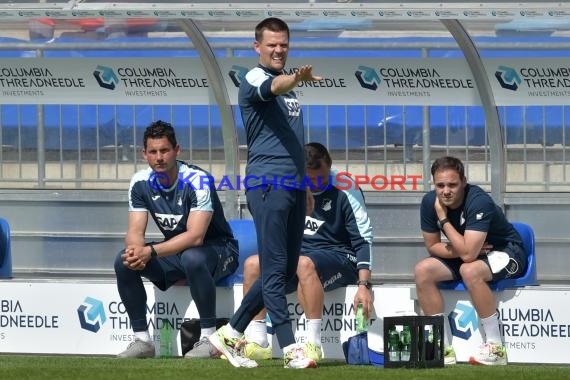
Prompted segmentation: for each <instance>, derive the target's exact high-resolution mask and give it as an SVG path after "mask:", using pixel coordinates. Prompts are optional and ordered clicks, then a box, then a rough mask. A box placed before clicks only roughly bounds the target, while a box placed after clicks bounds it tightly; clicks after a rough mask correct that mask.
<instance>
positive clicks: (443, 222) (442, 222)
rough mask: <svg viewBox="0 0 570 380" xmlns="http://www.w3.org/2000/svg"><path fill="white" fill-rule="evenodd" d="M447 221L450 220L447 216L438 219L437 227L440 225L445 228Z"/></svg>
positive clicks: (441, 228)
mask: <svg viewBox="0 0 570 380" xmlns="http://www.w3.org/2000/svg"><path fill="white" fill-rule="evenodd" d="M447 222H449V219H447V218H443V219H442V220H438V221H437V227H438V228H439V229H440V230H443V226H444V225H445V223H447Z"/></svg>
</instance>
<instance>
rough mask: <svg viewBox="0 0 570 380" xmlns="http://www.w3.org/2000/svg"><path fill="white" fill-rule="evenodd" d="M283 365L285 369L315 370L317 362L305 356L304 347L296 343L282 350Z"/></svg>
mask: <svg viewBox="0 0 570 380" xmlns="http://www.w3.org/2000/svg"><path fill="white" fill-rule="evenodd" d="M283 363H284V367H285V368H294V369H301V368H317V362H316V361H314V360H313V359H311V358H309V357H308V356H307V353H306V351H305V346H304V345H302V344H298V343H293V344H290V345H288V346H287V347H285V348H283Z"/></svg>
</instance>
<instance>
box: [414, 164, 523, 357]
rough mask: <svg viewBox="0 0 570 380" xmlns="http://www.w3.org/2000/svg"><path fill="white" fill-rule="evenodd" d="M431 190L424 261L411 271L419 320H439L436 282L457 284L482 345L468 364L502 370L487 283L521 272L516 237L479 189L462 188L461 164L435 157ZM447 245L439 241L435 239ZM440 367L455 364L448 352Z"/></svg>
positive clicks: (502, 352)
mask: <svg viewBox="0 0 570 380" xmlns="http://www.w3.org/2000/svg"><path fill="white" fill-rule="evenodd" d="M431 174H432V176H433V183H434V186H435V190H432V191H430V192H429V193H427V194H426V195H425V196H424V198H423V200H422V204H421V210H420V218H421V229H422V234H423V238H424V243H425V246H426V248H427V250H428V253H429V255H430V257H428V258H425V259H422V260H421V261H419V262H418V263H417V264H416V267H415V281H416V289H417V294H418V300H419V303H420V307H421V308H422V311H423V313H424V314H425V315H443V309H444V303H443V297H442V295H441V291H440V290H439V288H438V283H439V282H440V281H447V280H457V279H461V280H463V283H464V284H465V287H466V288H467V290H468V291H469V295H470V296H471V301H472V303H473V306H474V308H475V310H476V311H477V315H478V316H479V319H480V320H481V325H482V328H483V331H484V332H485V334H484V336H485V338H486V339H485V343H483V344H482V345H481V347H480V349H479V352H478V353H477V354H476V355H474V356H472V357H470V359H469V362H470V363H471V364H485V365H506V364H507V351H506V348H505V346H504V345H503V343H502V338H501V332H500V330H499V320H498V316H497V312H496V300H495V296H494V294H493V292H492V291H491V289H490V288H489V285H488V284H487V283H488V282H489V281H493V280H499V279H504V278H510V277H519V276H521V275H522V274H524V273H525V270H526V255H525V251H524V248H523V243H522V239H521V237H520V235H519V234H518V232H517V231H516V230H515V229H514V227H513V226H512V225H511V224H510V223H509V222H508V220H507V218H506V217H505V214H504V213H503V210H502V209H501V208H500V207H499V206H497V205H496V204H495V202H494V201H493V199H492V198H491V197H490V196H489V195H488V194H487V193H486V192H485V191H484V190H483V189H481V188H480V187H478V186H475V185H471V184H469V183H467V178H465V170H464V167H463V163H462V162H461V161H460V160H459V159H457V158H455V157H441V158H438V159H437V160H435V162H434V163H433V165H432V167H431ZM442 233H443V234H444V235H445V236H446V237H447V240H448V242H442V241H441V234H442ZM445 363H446V364H455V353H454V351H453V348H452V347H446V349H445Z"/></svg>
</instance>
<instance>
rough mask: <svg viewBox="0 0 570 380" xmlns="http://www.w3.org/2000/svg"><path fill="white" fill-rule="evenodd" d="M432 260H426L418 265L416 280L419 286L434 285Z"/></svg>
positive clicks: (415, 272) (415, 269)
mask: <svg viewBox="0 0 570 380" xmlns="http://www.w3.org/2000/svg"><path fill="white" fill-rule="evenodd" d="M431 261H432V260H429V259H424V260H421V261H419V262H418V263H416V266H415V267H414V279H415V282H416V284H417V285H418V286H422V285H425V284H429V283H433V282H434V280H433V277H434V276H433V263H432V262H431Z"/></svg>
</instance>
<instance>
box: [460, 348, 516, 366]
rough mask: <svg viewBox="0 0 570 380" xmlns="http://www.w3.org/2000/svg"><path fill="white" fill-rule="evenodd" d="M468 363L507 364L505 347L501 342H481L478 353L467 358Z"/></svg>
mask: <svg viewBox="0 0 570 380" xmlns="http://www.w3.org/2000/svg"><path fill="white" fill-rule="evenodd" d="M469 364H482V365H507V349H506V348H505V346H503V345H502V344H495V343H483V344H482V345H481V346H479V353H478V354H477V355H476V356H471V357H470V358H469Z"/></svg>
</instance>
